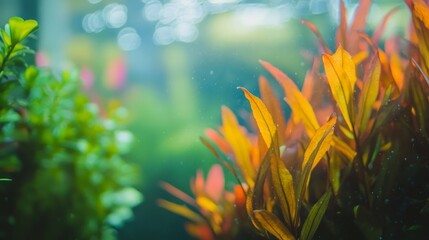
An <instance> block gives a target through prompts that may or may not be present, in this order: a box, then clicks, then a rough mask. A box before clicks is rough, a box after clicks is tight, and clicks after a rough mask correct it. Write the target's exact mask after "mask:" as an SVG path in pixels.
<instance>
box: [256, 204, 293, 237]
mask: <svg viewBox="0 0 429 240" xmlns="http://www.w3.org/2000/svg"><path fill="white" fill-rule="evenodd" d="M253 212H254V214H255V218H256V219H257V220H258V222H259V223H261V225H262V226H263V227H264V228H265V229H266V230H267V231H268V232H270V233H271V234H272V235H274V236H275V237H276V238H277V239H280V240H290V239H295V237H294V236H293V235H292V233H291V232H290V231H289V229H287V228H286V227H285V226H284V225H283V223H282V222H281V221H280V220H279V219H278V218H277V217H276V215H274V214H272V213H270V212H268V211H266V210H255V211H253Z"/></svg>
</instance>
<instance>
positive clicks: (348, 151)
mask: <svg viewBox="0 0 429 240" xmlns="http://www.w3.org/2000/svg"><path fill="white" fill-rule="evenodd" d="M332 144H333V146H334V147H335V149H337V150H338V151H340V152H341V153H342V154H344V156H346V158H347V160H349V161H351V160H353V159H354V157H355V156H356V151H355V150H353V149H352V148H351V147H350V146H349V145H348V144H347V143H345V142H344V141H343V140H341V139H340V138H339V137H337V136H335V135H334V136H333V138H332Z"/></svg>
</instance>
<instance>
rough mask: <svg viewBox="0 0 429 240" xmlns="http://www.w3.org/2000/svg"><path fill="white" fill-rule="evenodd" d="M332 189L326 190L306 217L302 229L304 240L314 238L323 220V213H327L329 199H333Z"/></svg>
mask: <svg viewBox="0 0 429 240" xmlns="http://www.w3.org/2000/svg"><path fill="white" fill-rule="evenodd" d="M331 195H332V194H331V191H327V192H325V193H324V194H323V195H322V197H320V199H319V200H318V201H317V202H316V203H315V204H314V206H313V207H312V208H311V210H310V213H309V214H308V217H307V219H305V222H304V225H303V226H302V230H301V237H300V239H302V240H311V239H313V236H314V234H315V233H316V230H317V228H318V227H319V224H320V222H321V221H322V218H323V215H325V212H326V209H327V208H328V204H329V200H330V199H331Z"/></svg>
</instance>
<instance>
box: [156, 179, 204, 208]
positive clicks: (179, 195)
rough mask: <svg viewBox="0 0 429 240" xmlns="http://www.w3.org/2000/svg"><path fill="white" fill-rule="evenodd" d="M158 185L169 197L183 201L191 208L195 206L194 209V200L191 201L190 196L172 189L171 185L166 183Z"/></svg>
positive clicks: (174, 188)
mask: <svg viewBox="0 0 429 240" xmlns="http://www.w3.org/2000/svg"><path fill="white" fill-rule="evenodd" d="M160 185H161V187H162V188H163V189H164V190H165V191H167V192H168V193H170V194H171V195H173V196H175V197H177V198H178V199H180V200H182V201H184V202H185V203H187V204H189V205H192V206H195V207H196V206H197V205H196V202H195V199H193V198H192V197H191V196H189V195H188V194H186V193H184V192H183V191H181V190H179V189H178V188H176V187H174V186H173V185H171V184H169V183H167V182H161V183H160Z"/></svg>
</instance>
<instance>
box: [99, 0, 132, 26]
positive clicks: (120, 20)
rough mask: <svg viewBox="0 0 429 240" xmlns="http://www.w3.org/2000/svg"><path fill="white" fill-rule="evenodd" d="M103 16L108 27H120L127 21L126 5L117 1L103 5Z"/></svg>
mask: <svg viewBox="0 0 429 240" xmlns="http://www.w3.org/2000/svg"><path fill="white" fill-rule="evenodd" d="M103 17H104V20H105V21H106V24H107V26H108V27H109V28H120V27H122V26H123V25H124V24H125V23H126V22H127V7H126V6H125V5H122V4H118V3H111V4H109V5H107V6H106V7H104V9H103Z"/></svg>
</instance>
